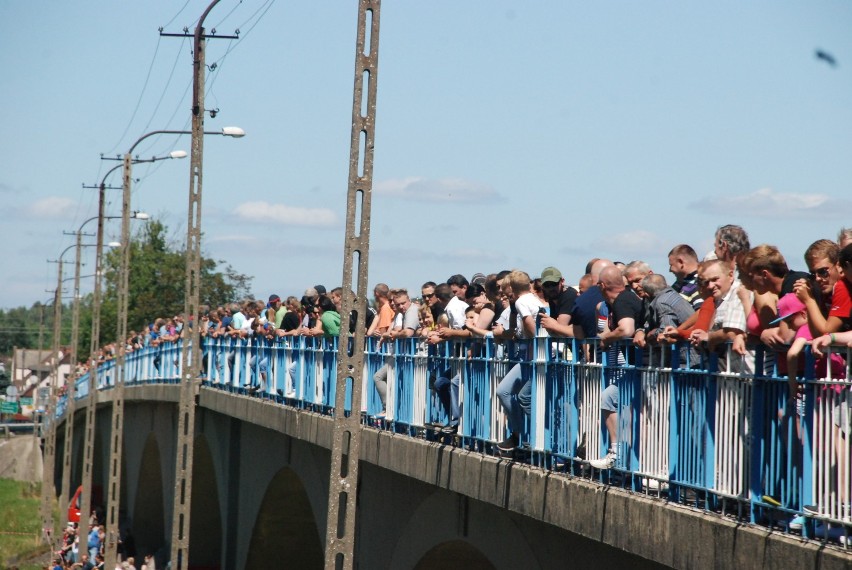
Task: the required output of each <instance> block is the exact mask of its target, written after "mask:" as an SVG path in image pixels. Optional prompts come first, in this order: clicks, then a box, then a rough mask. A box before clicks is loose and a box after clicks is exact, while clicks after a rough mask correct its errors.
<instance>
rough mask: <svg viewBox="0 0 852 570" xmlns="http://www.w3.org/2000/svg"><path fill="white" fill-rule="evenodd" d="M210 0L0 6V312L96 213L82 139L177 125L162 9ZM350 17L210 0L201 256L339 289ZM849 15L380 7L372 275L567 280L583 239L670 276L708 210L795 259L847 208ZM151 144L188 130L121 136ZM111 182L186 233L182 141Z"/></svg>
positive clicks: (311, 6) (584, 246)
mask: <svg viewBox="0 0 852 570" xmlns="http://www.w3.org/2000/svg"><path fill="white" fill-rule="evenodd" d="M208 4H209V2H208V0H201V1H199V0H188V1H186V2H185V1H184V0H180V1H171V2H166V1H162V0H146V1H145V2H128V1H124V2H117V1H115V0H109V1H107V0H81V1H79V2H64V1H59V0H44V1H40V2H24V1H22V0H0V108H2V115H3V136H2V137H0V220H2V222H0V243H2V244H3V246H2V256H0V259H2V260H3V272H2V273H3V277H2V278H0V282H2V286H0V308H11V307H17V306H22V305H24V306H30V305H32V304H33V303H37V302H45V301H47V300H48V299H49V298H50V297H51V294H50V293H49V292H47V290H50V289H53V288H54V287H55V282H56V265H55V264H52V263H48V260H55V259H57V256H58V255H59V254H60V252H62V251H63V250H64V249H65V248H66V247H68V246H69V245H72V244H73V243H74V238H73V236H69V235H65V234H64V233H63V232H74V231H76V230H78V229H79V228H80V227H81V224H83V223H84V222H85V221H86V220H87V219H89V218H91V217H92V216H95V215H96V214H97V192H96V191H95V190H92V189H86V188H83V185H84V184H85V185H95V184H97V183H98V182H100V180H101V179H102V178H103V177H104V175H105V174H106V172H107V170H108V169H109V168H111V167H112V166H114V165H116V164H117V163H115V162H110V161H104V160H101V158H100V157H101V155H104V156H107V157H115V156H117V155H120V154H123V153H125V152H127V151H128V149H129V148H130V147H131V146H132V145H133V144H134V142H135V141H136V140H137V139H138V138H139V137H141V136H142V135H144V134H146V133H148V132H151V131H154V130H163V129H169V130H184V129H189V127H190V107H191V91H190V85H191V79H192V78H191V74H192V54H191V40H189V39H182V38H173V37H161V36H160V34H159V32H158V29H160V28H162V29H163V31H164V32H167V33H181V32H182V30H183V29H184V28H188V29H189V30H190V31H192V30H193V29H194V27H195V24H196V21H197V18H198V17H199V16H200V15H201V13H202V12H203V11H204V9H205V8H206V7H207V5H208ZM356 16H357V2H356V1H355V0H333V1H332V0H324V1H317V2H298V3H294V2H283V1H282V0H277V1H274V2H269V1H264V0H243V1H242V2H238V1H237V0H221V2H219V4H218V5H217V6H216V7H215V8H214V9H213V10H212V12H211V13H210V16H208V18H207V21H206V27H207V30H208V31H212V29H214V28H215V29H216V32H217V33H218V34H219V35H230V34H233V33H234V32H235V30H237V29H239V32H240V33H239V39H238V40H229V39H215V40H210V41H209V42H208V46H207V64H208V67H209V68H210V69H209V70H208V72H207V81H206V92H207V97H206V105H205V106H206V107H207V108H208V109H218V112H217V114H216V117H215V118H212V117H210V116H209V115H208V116H207V118H206V119H205V128H206V129H207V130H219V129H221V128H222V127H225V126H239V127H241V128H243V129H244V130H245V131H246V133H247V134H246V136H245V137H244V138H242V139H230V138H226V137H216V136H208V137H206V138H205V141H204V172H203V198H202V223H201V226H202V231H203V233H204V237H203V241H202V249H203V253H204V255H206V256H208V257H211V258H213V259H216V260H222V261H224V262H225V263H227V264H230V265H231V266H233V268H234V269H236V270H237V271H239V272H241V273H244V274H246V275H249V276H251V277H252V278H253V281H252V284H253V286H252V292H253V293H254V295H255V296H257V297H259V298H266V297H267V296H268V295H269V294H271V293H275V294H278V295H281V296H286V295H296V296H301V294H302V293H303V292H304V289H305V288H307V287H309V286H313V285H315V284H323V285H325V286H326V287H328V288H329V289H330V288H331V287H334V286H337V285H339V284H340V283H341V280H342V259H343V238H344V230H345V228H344V219H345V212H346V192H347V177H348V164H349V150H350V149H349V142H350V136H351V113H352V86H353V77H354V75H353V74H354V56H355V33H356ZM850 29H852V3H850V2H848V1H845V0H836V1H828V0H813V1H808V2H793V1H782V2H778V1H752V2H739V1H738V2H734V1H720V2H672V1H670V2H660V1H655V0H647V1H643V2H627V1H609V2H594V3H592V2H578V1H567V0H565V1H545V0H540V1H536V2H526V3H518V2H504V1H499V0H490V1H485V0H467V1H464V2H459V1H457V0H456V1H445V0H433V1H430V2H410V1H407V2H392V1H386V2H384V3H383V5H382V7H381V29H380V34H379V65H378V73H377V77H376V78H375V79H376V81H377V96H376V128H375V155H374V173H373V180H374V185H373V197H372V212H371V243H370V254H369V261H370V263H369V283H370V285H371V286H372V285H373V284H375V283H378V282H385V283H387V284H389V285H390V286H391V287H406V288H408V289H410V290H414V291H419V288H420V285H421V284H422V283H423V282H425V281H427V280H433V281H438V282H440V281H445V280H446V279H447V278H448V277H449V276H451V275H453V274H456V273H461V274H463V275H466V276H467V277H468V278H470V277H471V276H472V274H473V273H476V272H482V273H486V274H487V273H491V272H496V271H499V270H501V269H512V268H518V269H523V270H526V271H527V272H529V273H530V275H531V276H533V277H535V276H537V275H538V274H540V272H541V270H542V269H543V268H544V267H546V266H549V265H554V266H556V267H558V268H559V269H560V270H561V271H562V273H563V275H564V276H565V278H566V281H567V282H568V283H576V282H577V281H578V280H579V278H580V276H581V275H582V273H583V269H584V266H585V264H586V262H587V261H588V260H589V259H590V258H592V257H607V258H610V259H613V260H620V261H625V262H627V261H631V260H635V259H642V260H645V261H647V262H649V263H650V264H651V266H652V268H653V269H654V270H655V272H658V273H664V274H666V275H667V276H668V277H669V278H671V276H670V275H669V274H668V273H667V272H668V263H667V258H666V254H667V253H668V251H669V250H670V249H671V247H672V246H674V245H676V244H679V243H688V244H690V245H692V246H693V247H694V248H695V249H696V250H697V251H698V252H699V254H700V255H703V254H705V253H706V252H707V251H709V250H711V249H712V245H713V234H714V231H715V229H716V228H717V227H719V226H720V225H724V224H739V225H741V226H743V227H744V228H745V229H746V230H747V231H748V233H749V236H750V238H751V242H752V244H753V245H757V244H759V243H771V244H775V245H777V246H778V247H779V248H780V249H781V251H782V253H783V254H784V255H785V256H786V258H787V260H788V263H789V265H790V266H791V267H794V268H799V269H801V268H804V261H803V258H802V254H803V253H804V250H805V249H806V248H807V246H808V245H809V244H810V243H811V242H813V241H815V240H817V239H821V238H831V239H834V238H836V236H837V232H838V230H839V229H840V228H841V227H843V226H847V227H848V226H852V192H850V189H852V34H850V33H849V30H850ZM816 50H824V51H825V52H828V53H830V54H831V55H832V56H833V57H834V59H835V60H836V65H835V66H832V65H830V64H829V63H828V62H826V61H825V60H822V59H818V58H817V57H816V56H815V53H816ZM214 64H215V66H214ZM172 150H186V151H187V152H188V151H189V137H174V136H162V137H150V138H148V139H146V140H145V141H144V142H143V143H142V144H140V145H139V147H137V149H136V152H135V154H137V155H138V156H139V157H141V158H147V157H151V156H161V155H164V154H167V153H169V152H170V151H172ZM133 176H134V178H138V179H139V181H138V182H136V183H134V185H133V199H132V208H133V209H134V210H140V211H144V212H146V213H148V214H150V215H151V216H152V217H154V218H156V219H158V220H160V221H162V222H163V223H165V224H166V225H167V226H168V228H169V233H170V236H171V237H172V239H173V240H174V242H175V243H176V244H181V243H183V242H184V241H185V237H186V224H187V205H188V190H189V160H188V159H185V160H182V161H181V160H167V161H160V162H157V163H155V164H151V165H138V166H136V167H135V168H134V170H133ZM108 182H111V183H112V184H113V185H116V186H117V185H119V184H120V182H121V177H120V176H119V175H113V176H112V177H110V178H108ZM108 202H109V205H108V207H107V215H118V214H119V213H120V212H119V210H120V205H121V199H120V191H118V190H110V191H108ZM139 223H142V222H134V224H139ZM135 227H136V228H137V230H138V225H135ZM106 228H107V229H106V241H110V240H114V239H117V238H118V237H119V236H120V222H119V221H118V220H115V221H110V222H108V224H107V226H106ZM84 229H85V230H86V231H90V232H94V231H95V230H96V223H94V222H92V223H88V224H87V225H86V226H85V227H84ZM93 239H94V238H89V241H93ZM92 249H93V248H84V262H85V263H86V264H87V268H84V269H83V274H88V273H91V270H92V268H93V266H94V257H93V252H92ZM64 259H65V260H66V261H69V260H70V261H72V262H73V259H74V257H73V248H72V251H70V252H68V253H67V254H66V255H65V257H64ZM68 274H69V275H70V272H68ZM66 286H67V287H68V291H69V293H68V296H69V298H70V290H71V284H70V283H69V284H66ZM91 288H92V283H91V279H88V280H85V281H84V282H83V285H82V290H83V292H84V293H86V292H88V291H90V290H91Z"/></svg>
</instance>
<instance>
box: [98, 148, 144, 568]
mask: <svg viewBox="0 0 852 570" xmlns="http://www.w3.org/2000/svg"><path fill="white" fill-rule="evenodd" d="M122 166H123V169H122V174H123V184H122V192H121V195H122V198H121V266H120V269H119V272H118V303H117V304H118V323H117V325H116V334H115V367H114V368H113V371H114V373H115V386H114V387H113V392H112V423H111V426H110V456H109V483H108V491H107V492H108V494H109V501H108V503H107V516H106V518H107V528H106V545H105V546H104V561H105V564H104V565H105V567H107V568H115V564H116V562H118V541H119V540H120V538H121V536H120V529H119V526H118V523H119V513H120V508H121V460H122V457H121V455H122V453H121V452H122V450H123V448H124V382H125V379H126V378H125V375H124V372H125V370H124V360H125V352H126V350H127V342H126V341H127V306H128V300H129V297H130V292H129V291H128V289H129V286H130V182H131V169H132V167H133V158H132V156H131V154H130V152H128V153H127V154H125V155H124V162H123V165H122ZM86 514H87V515H88V513H86Z"/></svg>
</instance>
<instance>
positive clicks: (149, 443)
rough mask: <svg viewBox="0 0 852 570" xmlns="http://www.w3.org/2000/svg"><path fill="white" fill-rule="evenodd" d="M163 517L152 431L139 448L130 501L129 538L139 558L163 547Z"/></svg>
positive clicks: (159, 469)
mask: <svg viewBox="0 0 852 570" xmlns="http://www.w3.org/2000/svg"><path fill="white" fill-rule="evenodd" d="M166 526H167V525H166V514H165V508H164V503H163V470H162V460H161V455H160V446H159V444H158V442H157V437H156V435H155V434H154V432H151V433H149V434H148V437H147V439H146V440H145V445H144V447H143V448H142V459H141V462H140V465H139V479H138V484H137V485H136V497H135V499H134V502H133V527H132V528H133V536H134V537H135V539H136V545H137V550H138V552H139V553H141V554H142V555H144V554H147V553H149V552H150V553H154V552H156V551H157V550H159V549H160V548H162V547H163V546H164V545H165V544H166V537H165V529H166Z"/></svg>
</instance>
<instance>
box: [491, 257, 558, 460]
mask: <svg viewBox="0 0 852 570" xmlns="http://www.w3.org/2000/svg"><path fill="white" fill-rule="evenodd" d="M506 283H508V285H509V290H510V296H511V297H512V298H513V299H514V305H515V311H516V313H517V319H518V329H517V336H518V338H522V339H531V338H535V337H536V336H537V332H538V329H539V327H538V320H537V319H538V315H539V314H540V313H541V314H547V313H548V311H549V307H548V306H547V305H546V304H544V303H543V302H542V301H541V299H539V298H538V296H536V294H535V293H533V292H532V287H531V285H530V276H529V275H527V274H526V273H524V272H523V271H512V272H511V273H509V275H507V276H506ZM541 330H542V331H543V330H544V329H541ZM544 334H545V335H546V333H544ZM524 348H525V347H524ZM528 358H529V354H528V352H527V351H523V350H522V351H520V353H519V354H518V355H517V359H518V360H526V359H528ZM531 394H532V384H531V383H530V378H524V376H523V370H522V368H521V364H520V362H518V363H517V364H515V366H513V367H512V369H511V370H509V372H508V373H507V374H506V375H505V376H504V377H503V379H502V380H500V383H499V384H498V385H497V398H498V399H499V400H500V405H502V406H503V409H504V410H505V411H506V415H507V417H508V420H509V431H510V432H511V433H510V435H509V437H508V438H507V439H505V440H503V441H501V442H500V443H498V444H497V447H498V448H499V449H500V450H501V451H511V450H513V449H515V448H516V447H518V445H520V443H521V430H522V429H523V426H524V415H530V403H531Z"/></svg>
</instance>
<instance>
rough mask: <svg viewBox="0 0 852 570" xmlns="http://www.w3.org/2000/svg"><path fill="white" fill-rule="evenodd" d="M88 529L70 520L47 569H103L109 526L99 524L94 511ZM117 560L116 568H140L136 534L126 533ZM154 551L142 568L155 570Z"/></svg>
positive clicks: (145, 559) (124, 569)
mask: <svg viewBox="0 0 852 570" xmlns="http://www.w3.org/2000/svg"><path fill="white" fill-rule="evenodd" d="M88 523H89V526H88V532H85V531H83V530H81V529H80V527H79V524H78V523H76V522H69V523H68V525H67V526H66V527H65V529H64V530H63V532H62V540H61V547H60V548H59V549H58V550H57V551H56V553H55V557H54V559H53V562H52V564H51V565H50V566H46V567H45V570H103V568H104V547H105V544H106V528H105V527H104V525H102V524H99V523H98V517H97V514H96V512H95V511H92V515H91V516H90V517H89V521H88ZM118 547H119V548H118V560H119V561H118V562H117V563H116V565H115V570H137V567H136V546H135V541H134V540H133V535H132V534H131V533H130V532H127V533H126V534H125V535H124V536H123V538H122V540H121V541H119V544H118ZM156 568H157V564H156V561H155V560H154V555H153V554H147V555H145V557H144V560H143V562H142V565H141V566H140V567H139V570H156Z"/></svg>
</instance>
